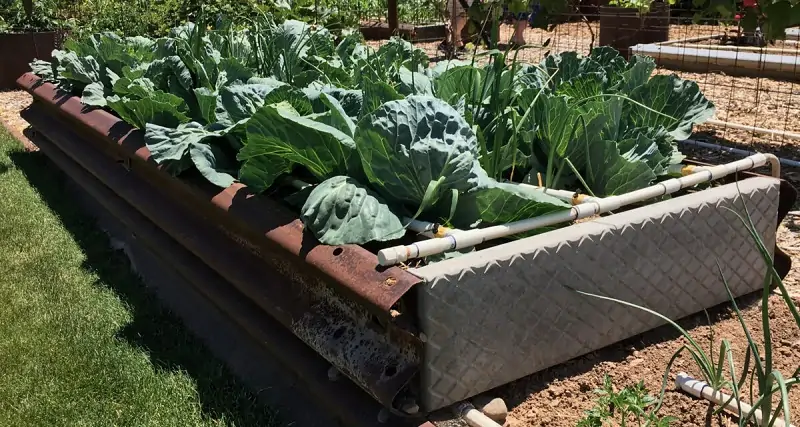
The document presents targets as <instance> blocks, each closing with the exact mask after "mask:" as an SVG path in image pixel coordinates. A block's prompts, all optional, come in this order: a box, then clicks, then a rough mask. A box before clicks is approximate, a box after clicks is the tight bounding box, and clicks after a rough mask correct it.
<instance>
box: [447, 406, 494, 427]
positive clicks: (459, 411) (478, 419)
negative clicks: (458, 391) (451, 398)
mask: <svg viewBox="0 0 800 427" xmlns="http://www.w3.org/2000/svg"><path fill="white" fill-rule="evenodd" d="M454 412H455V413H456V416H457V417H459V418H461V419H462V420H464V421H465V422H466V423H467V424H469V425H470V427H502V426H501V425H500V424H497V422H495V421H494V420H493V419H491V418H489V417H487V416H486V415H484V414H483V412H481V411H479V410H477V409H475V407H474V406H472V404H471V403H469V402H461V403H459V404H458V405H456V406H455V410H454Z"/></svg>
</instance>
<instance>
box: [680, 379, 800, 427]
mask: <svg viewBox="0 0 800 427" xmlns="http://www.w3.org/2000/svg"><path fill="white" fill-rule="evenodd" d="M675 385H676V386H678V388H679V389H681V390H683V391H685V392H686V393H689V394H691V395H692V396H694V397H698V398H701V399H706V400H708V401H711V402H713V403H714V404H716V405H718V406H723V405H724V406H725V409H726V410H727V411H729V412H732V413H733V414H735V415H736V416H738V417H744V416H746V415H747V414H749V413H750V412H751V411H753V407H752V406H750V405H749V404H747V403H745V402H742V401H741V400H736V399H731V396H730V395H728V394H725V393H723V392H722V391H720V390H717V392H716V393H715V392H714V389H713V387H711V386H710V385H708V384H706V383H705V382H703V381H699V380H696V379H694V378H692V377H690V376H689V375H687V374H686V373H684V372H681V373H679V374H678V376H677V378H675ZM740 409H741V411H740ZM753 418H755V421H756V425H759V426H761V425H764V420H763V415H762V413H761V410H760V409H755V411H753ZM773 426H774V427H794V425H792V424H789V425H788V426H787V425H786V422H785V421H784V420H783V419H781V418H777V419H775V424H773Z"/></svg>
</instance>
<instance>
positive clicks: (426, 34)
mask: <svg viewBox="0 0 800 427" xmlns="http://www.w3.org/2000/svg"><path fill="white" fill-rule="evenodd" d="M393 33H394V31H393V30H392V28H390V27H389V23H388V22H377V21H374V22H367V23H362V24H361V34H363V35H364V38H365V39H367V40H388V39H389V38H391V37H392V36H400V37H402V38H404V39H406V40H411V41H430V40H440V39H443V38H444V37H445V26H444V24H428V25H412V24H402V23H401V24H398V27H397V33H396V34H393Z"/></svg>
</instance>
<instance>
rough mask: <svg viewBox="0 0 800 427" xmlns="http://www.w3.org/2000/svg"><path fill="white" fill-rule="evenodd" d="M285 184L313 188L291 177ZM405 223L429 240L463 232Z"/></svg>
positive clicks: (425, 224) (406, 221)
mask: <svg viewBox="0 0 800 427" xmlns="http://www.w3.org/2000/svg"><path fill="white" fill-rule="evenodd" d="M285 182H286V183H287V184H288V185H290V186H292V187H294V188H296V189H298V190H304V189H306V188H308V187H311V186H312V185H311V184H309V183H307V182H305V181H302V180H299V179H297V178H295V177H291V176H290V177H288V178H286V181H285ZM403 222H404V223H406V228H408V229H409V230H411V231H413V232H415V233H419V234H421V235H423V236H425V237H428V238H437V237H445V236H449V235H451V234H453V233H457V232H459V231H461V230H458V229H456V228H449V227H445V226H442V225H439V224H434V223H432V222H428V221H420V220H418V219H413V218H408V217H404V218H403Z"/></svg>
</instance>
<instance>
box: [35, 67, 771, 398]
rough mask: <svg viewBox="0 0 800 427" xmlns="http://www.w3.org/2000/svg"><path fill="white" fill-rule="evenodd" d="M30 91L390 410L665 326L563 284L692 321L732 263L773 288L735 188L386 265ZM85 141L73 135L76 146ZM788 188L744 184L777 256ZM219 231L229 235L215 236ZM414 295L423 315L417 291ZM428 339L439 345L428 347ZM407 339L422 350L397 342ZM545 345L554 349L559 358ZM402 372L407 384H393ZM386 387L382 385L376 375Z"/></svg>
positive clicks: (134, 192)
mask: <svg viewBox="0 0 800 427" xmlns="http://www.w3.org/2000/svg"><path fill="white" fill-rule="evenodd" d="M20 83H21V85H22V86H23V87H25V88H27V89H28V90H30V91H31V93H32V94H33V95H34V96H35V98H36V101H37V102H36V103H35V104H36V105H34V107H32V108H31V109H29V110H27V111H26V112H25V113H24V116H25V118H26V119H27V120H28V121H29V122H30V123H31V125H32V126H33V127H34V129H35V130H36V131H37V132H41V133H42V134H43V135H45V136H46V137H48V138H49V139H51V140H52V141H54V144H59V143H63V144H64V145H62V146H60V149H61V150H62V151H64V153H65V154H67V155H69V156H70V157H72V158H73V160H74V161H76V162H78V163H79V164H82V165H87V166H88V165H91V164H95V165H96V166H89V167H88V168H87V166H84V168H87V170H89V171H90V172H92V173H93V174H95V176H97V177H98V178H99V179H100V180H101V181H103V178H102V177H103V173H102V172H99V171H100V170H101V169H106V170H109V171H115V170H116V171H117V174H119V173H120V172H122V171H123V170H127V171H128V173H127V174H125V173H123V174H122V176H125V175H128V174H133V175H135V176H137V177H138V178H140V179H142V180H143V181H145V182H147V183H148V184H149V185H150V186H149V187H132V186H128V185H126V183H125V181H120V182H117V183H115V182H112V181H104V183H105V184H106V185H108V186H109V187H110V188H111V189H112V190H113V191H115V192H117V194H119V195H120V196H121V197H122V198H124V199H126V200H127V201H128V202H129V203H130V204H131V206H133V207H135V208H136V209H137V210H138V211H140V212H141V213H142V214H143V215H145V216H146V217H148V218H149V219H150V220H151V221H153V223H155V224H156V225H158V226H159V227H160V228H161V229H162V230H164V231H165V232H167V233H168V234H170V235H171V236H172V237H173V238H174V239H175V240H176V241H177V242H179V243H180V244H181V245H183V246H184V247H186V248H187V249H188V250H190V251H191V252H192V253H193V254H194V255H195V256H197V257H198V258H199V259H200V260H202V261H203V262H204V263H206V264H207V265H209V267H211V268H212V269H214V270H215V271H216V272H217V273H218V274H220V275H222V276H223V277H225V278H227V279H228V280H230V282H231V283H233V285H234V286H237V288H239V290H240V291H241V292H242V293H243V294H244V295H245V296H247V297H248V298H249V299H251V300H253V301H254V302H256V303H257V304H258V305H259V306H260V308H261V309H263V310H264V311H265V312H267V313H270V315H272V316H274V317H276V318H277V319H278V320H279V321H281V323H282V324H283V326H284V327H286V328H288V329H289V330H291V331H292V332H294V333H295V334H296V335H298V336H299V337H300V338H301V339H303V340H304V341H305V342H306V343H307V344H309V345H311V347H312V348H314V349H315V350H316V351H317V352H319V353H320V354H322V355H323V356H326V359H328V361H329V362H331V363H333V364H334V366H336V367H337V368H339V369H340V370H342V372H344V373H346V374H347V375H348V376H349V377H351V378H352V379H354V380H355V381H356V383H358V384H359V385H361V386H362V387H364V388H367V389H369V388H373V389H372V390H371V393H370V394H372V396H373V397H374V398H376V399H378V400H379V401H381V402H382V403H384V404H387V405H388V404H391V402H392V400H393V398H394V394H396V393H397V392H398V391H399V390H400V389H402V388H403V387H404V386H405V385H406V384H407V383H408V381H410V379H411V377H413V376H414V374H415V371H416V369H419V368H421V369H422V375H421V383H420V384H419V388H418V389H417V390H415V391H416V392H417V393H419V396H420V398H421V403H422V407H423V408H424V409H425V410H434V409H438V408H441V407H443V406H446V405H448V404H451V403H454V402H457V401H459V400H462V399H464V398H467V397H470V396H473V395H476V394H478V393H481V392H483V391H486V390H489V389H491V388H493V387H495V386H498V385H501V384H504V383H506V382H509V381H512V380H514V379H517V378H521V377H523V376H526V375H528V374H531V373H534V372H536V371H539V370H542V369H545V368H547V367H550V366H553V365H556V364H559V363H562V362H565V361H567V360H569V359H571V358H574V357H577V356H580V355H582V354H585V353H588V352H591V351H594V350H597V349H599V348H602V347H605V346H607V345H610V344H612V343H614V342H617V341H620V340H623V339H625V338H629V337H631V336H634V335H637V334H639V333H642V332H645V331H647V330H649V329H652V328H654V327H656V326H658V325H660V324H661V322H659V321H658V319H656V318H654V317H650V316H647V315H643V314H641V313H639V312H637V311H634V310H632V309H626V308H621V307H617V306H614V305H613V304H608V303H598V302H596V301H591V300H589V299H585V298H579V297H577V296H576V295H575V294H574V293H572V292H571V291H569V290H568V289H567V288H566V287H564V286H563V285H570V286H573V287H576V288H579V289H584V290H590V291H592V292H598V293H602V294H609V295H618V296H621V297H627V299H628V300H630V301H632V302H636V303H640V304H643V305H645V306H647V307H650V308H652V309H654V310H657V311H660V312H662V313H664V314H665V315H668V316H669V317H671V318H676V319H677V318H681V317H684V316H687V315H689V314H692V313H696V312H698V311H701V310H702V309H704V308H708V307H711V306H714V305H716V304H719V303H722V302H724V301H725V300H726V299H727V296H726V295H725V289H724V287H723V286H722V282H721V281H720V278H719V277H718V275H717V274H715V268H716V267H715V260H717V259H718V260H719V261H720V262H721V263H722V271H723V273H725V274H726V277H727V279H728V280H729V283H730V285H731V288H732V289H733V291H734V293H735V294H736V295H743V294H746V293H749V292H752V291H755V290H757V289H760V287H761V280H762V278H763V267H762V268H753V266H754V265H758V262H757V256H758V253H757V251H756V250H755V249H748V248H751V247H752V246H751V245H749V244H748V239H749V236H747V233H746V230H745V229H744V228H743V227H742V226H740V225H739V223H738V221H735V216H734V215H733V214H732V213H731V212H728V211H725V210H723V209H717V208H716V207H721V206H726V207H730V208H733V209H736V208H737V204H738V203H741V201H740V200H741V199H740V198H739V197H738V195H737V192H736V185H735V184H727V185H724V186H721V187H716V188H712V189H708V190H704V191H701V192H697V193H694V194H691V195H685V196H682V197H680V198H677V199H674V200H671V201H667V202H661V203H657V204H654V205H650V206H646V207H642V208H638V209H634V210H632V211H628V212H625V213H622V214H616V215H612V216H609V217H605V218H604V219H602V220H598V221H592V222H587V223H582V224H576V225H573V226H570V227H568V228H566V229H562V230H559V231H556V232H551V233H546V234H543V235H539V236H534V237H531V238H527V239H523V240H520V241H517V242H513V243H507V244H504V245H500V246H496V247H494V248H491V249H485V250H482V251H479V252H476V253H474V254H472V255H467V256H464V257H460V258H457V259H453V260H449V261H443V262H439V263H436V264H433V265H431V266H426V267H423V268H417V269H410V270H407V271H403V270H400V269H398V268H390V269H387V270H384V271H376V268H375V266H376V265H377V260H376V258H375V256H374V255H371V254H370V253H368V252H367V251H365V250H363V249H361V248H359V247H354V246H345V247H335V248H334V247H326V246H323V245H316V244H310V245H309V244H308V243H304V241H305V240H308V239H309V236H305V237H304V235H303V233H302V231H301V228H302V227H301V225H300V224H299V221H298V220H296V219H295V220H292V219H291V214H289V213H288V212H285V211H284V210H283V209H282V208H280V207H279V206H277V205H275V204H273V203H272V202H270V201H269V199H266V198H263V197H252V195H249V194H248V192H247V189H246V188H245V187H242V186H241V185H235V186H234V187H232V188H230V189H227V190H225V191H223V192H220V193H218V194H213V192H209V191H204V190H203V189H201V188H197V187H190V186H188V185H187V184H185V183H181V182H180V181H176V180H174V178H171V177H169V176H168V175H167V174H165V173H163V172H160V171H158V170H157V167H156V165H154V164H153V163H152V162H149V161H148V159H149V157H148V152H147V148H146V147H143V146H142V143H141V133H140V132H139V131H137V130H132V129H131V128H130V127H129V126H128V125H127V124H125V123H124V122H122V121H120V120H119V119H116V118H114V117H113V116H111V115H110V114H108V113H106V112H104V111H99V110H95V111H91V112H80V108H79V106H80V101H79V99H77V98H75V97H63V96H59V95H57V93H56V91H55V89H54V88H53V87H52V85H49V84H41V82H40V81H39V80H38V79H37V78H36V77H34V76H32V75H27V76H25V77H24V78H22V79H21V80H20ZM76 109H77V110H76ZM69 134H72V135H75V136H74V137H73V138H74V139H73V140H72V142H66V141H67V140H68V138H67V136H65V135H69ZM56 141H57V142H56ZM81 146H83V148H81ZM90 150H102V151H94V153H95V154H91V155H90V153H91V151H90ZM95 168H97V169H95ZM106 179H107V180H109V179H111V178H106ZM779 187H780V182H779V181H778V180H775V179H772V178H767V177H754V178H749V179H746V180H744V181H742V182H740V183H739V189H740V191H741V192H742V197H743V199H744V201H745V202H746V203H747V205H748V208H749V209H750V213H751V215H753V218H754V221H755V223H756V224H757V227H758V230H759V232H760V233H761V235H762V238H763V239H764V241H765V242H766V244H767V246H768V247H774V241H775V230H776V227H777V221H779V220H780V218H779V217H778V205H779V198H780V188H779ZM151 192H161V194H158V196H160V198H159V199H155V200H153V199H152V198H151V196H149V195H148V193H151ZM148 200H149V201H148ZM159 200H160V201H161V203H159ZM178 200H180V203H181V204H183V205H184V207H183V210H181V211H179V212H180V213H181V216H180V217H179V218H180V219H178V218H174V217H173V219H171V220H170V219H169V217H171V216H172V215H170V212H169V211H166V210H164V209H163V203H170V204H172V203H176V202H177V201H178ZM187 207H188V208H189V209H187ZM712 207H715V208H712ZM191 212H194V216H195V218H192V214H191ZM212 221H213V222H212ZM213 224H218V225H222V226H223V227H224V228H225V230H224V232H223V230H218V231H216V233H214V231H213V229H214V228H215V227H214V225H213ZM191 226H195V227H197V228H194V227H191ZM198 232H202V234H195V233H198ZM264 232H266V234H262V233H264ZM215 235H216V238H215V239H214V240H211V237H212V236H215ZM201 236H202V238H203V240H202V241H200V239H199V237H201ZM234 242H236V243H238V245H243V246H238V247H235V246H236V245H235V243H234ZM303 247H305V248H303ZM222 248H225V250H222ZM379 270H380V269H379ZM314 276H316V278H314ZM332 276H334V277H332ZM335 276H338V279H335ZM265 277H269V278H270V280H269V281H267V282H265V281H264V280H263V278H265ZM348 277H350V278H352V279H348ZM417 277H418V278H417ZM417 282H419V283H418V284H417V285H416V286H414V284H415V283H417ZM369 283H371V284H369ZM486 283H495V284H497V286H492V287H488V286H486V285H485V284H486ZM290 289H292V290H294V292H292V291H290ZM412 289H416V291H415V292H414V295H413V300H412V301H414V306H409V305H408V304H409V302H405V303H404V302H402V297H403V295H408V291H410V290H412ZM314 294H316V295H314ZM365 294H366V295H365ZM298 299H300V301H298ZM292 300H295V301H294V302H293V303H292ZM335 301H338V303H337V302H335ZM339 304H341V305H342V306H341V307H336V305H339ZM404 305H405V307H404V311H399V310H397V308H403V306H404ZM342 307H349V308H348V309H346V310H344V312H342V310H341V308H342ZM390 311H391V312H392V314H390ZM476 313H484V314H485V315H484V316H475V314H476ZM372 316H375V317H372ZM412 316H413V317H417V319H413V318H411V317H412ZM317 317H319V318H318V319H317ZM358 319H361V320H358ZM404 322H408V324H403V323H404ZM331 325H335V327H332V326H331ZM370 325H371V326H370ZM367 327H377V328H380V329H384V330H385V331H386V332H385V333H386V334H387V335H374V334H371V333H369V332H367V331H366V330H365V329H364V328H367ZM417 328H419V329H417ZM412 332H413V333H412ZM420 332H421V333H422V334H424V336H425V341H424V342H423V341H419V340H418V338H413V337H414V335H415V334H419V333H420ZM381 336H383V337H387V338H389V339H390V341H389V342H387V341H385V340H384V338H381ZM392 336H395V338H394V339H397V340H398V341H400V342H403V341H406V343H405V344H404V345H402V346H398V347H395V345H398V344H399V343H397V342H391V341H394V340H393V339H391V338H392ZM403 337H406V338H403ZM408 339H411V341H407V340H408ZM362 340H365V341H364V344H361V345H357V343H359V342H361V341H362ZM415 341H416V342H417V344H413V342H415ZM543 343H549V344H546V346H547V347H546V350H545V349H543V348H542V345H543ZM354 345H355V347H353V346H354ZM401 348H402V349H401ZM362 351H363V352H364V353H361V352H362ZM365 356H369V357H365ZM370 371H372V372H376V374H369V372H370ZM388 373H394V375H393V376H394V377H396V378H402V379H400V380H398V381H397V382H396V383H394V385H390V384H386V383H385V381H386V380H387V379H388V377H389V376H388V375H387V374H388ZM370 378H374V380H373V381H375V383H378V384H380V385H374V384H370V383H368V382H367V381H365V380H369V379H370ZM382 387H386V388H382ZM389 387H391V391H388V390H387V391H384V390H386V389H388V388H389ZM376 390H377V391H376ZM368 391H370V390H368Z"/></svg>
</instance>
